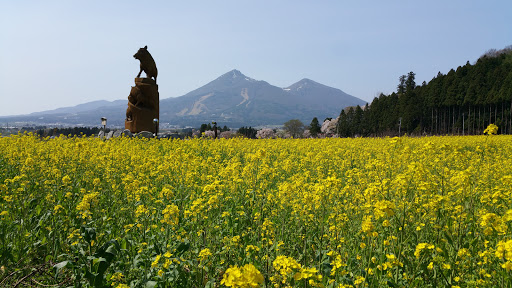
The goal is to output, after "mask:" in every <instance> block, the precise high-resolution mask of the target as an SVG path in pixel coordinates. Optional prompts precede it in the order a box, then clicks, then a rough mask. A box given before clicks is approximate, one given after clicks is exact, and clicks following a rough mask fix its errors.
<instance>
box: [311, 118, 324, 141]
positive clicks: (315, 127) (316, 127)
mask: <svg viewBox="0 0 512 288" xmlns="http://www.w3.org/2000/svg"><path fill="white" fill-rule="evenodd" d="M321 128H322V127H321V126H320V123H318V118H316V117H315V118H313V120H311V124H309V133H311V136H313V137H316V136H317V135H318V134H319V133H320V132H321V130H320V129H321Z"/></svg>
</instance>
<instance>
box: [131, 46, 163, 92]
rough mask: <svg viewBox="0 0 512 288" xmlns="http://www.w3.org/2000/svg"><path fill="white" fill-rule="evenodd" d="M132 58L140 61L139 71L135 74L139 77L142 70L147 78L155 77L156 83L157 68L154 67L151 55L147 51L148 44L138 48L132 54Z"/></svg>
mask: <svg viewBox="0 0 512 288" xmlns="http://www.w3.org/2000/svg"><path fill="white" fill-rule="evenodd" d="M133 58H135V59H138V60H139V61H140V71H139V74H138V75H137V78H139V77H140V74H141V73H142V71H144V72H145V73H146V75H147V77H148V78H155V83H156V77H157V76H158V70H157V69H156V64H155V60H153V57H152V56H151V54H149V52H148V46H144V48H140V49H139V51H137V53H135V55H133Z"/></svg>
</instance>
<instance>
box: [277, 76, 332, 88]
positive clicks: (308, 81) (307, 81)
mask: <svg viewBox="0 0 512 288" xmlns="http://www.w3.org/2000/svg"><path fill="white" fill-rule="evenodd" d="M313 86H325V85H323V84H320V83H318V82H315V81H313V80H311V79H308V78H303V79H302V80H300V81H298V82H297V83H294V84H292V85H290V86H288V87H286V88H284V90H286V91H290V90H292V91H299V90H301V89H305V88H308V87H313Z"/></svg>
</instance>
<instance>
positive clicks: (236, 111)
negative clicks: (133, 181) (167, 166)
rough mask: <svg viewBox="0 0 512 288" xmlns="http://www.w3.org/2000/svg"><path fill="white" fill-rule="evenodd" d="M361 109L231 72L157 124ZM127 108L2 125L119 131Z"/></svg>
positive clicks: (182, 100) (241, 121)
mask: <svg viewBox="0 0 512 288" xmlns="http://www.w3.org/2000/svg"><path fill="white" fill-rule="evenodd" d="M127 90H128V89H127ZM365 103H366V102H365V101H363V100H361V99H359V98H356V97H354V96H351V95H349V94H347V93H345V92H343V91H342V90H340V89H337V88H332V87H329V86H326V85H323V84H320V83H318V82H315V81H313V80H311V79H307V78H304V79H301V80H300V81H298V82H296V83H293V84H292V85H290V86H288V87H285V88H280V87H277V86H274V85H271V84H269V83H268V82H266V81H263V80H255V79H253V78H251V77H248V76H246V75H244V74H243V73H242V72H240V71H239V70H237V69H233V70H231V71H228V72H226V73H224V74H222V75H221V76H219V77H217V78H216V79H214V80H212V81H210V82H208V83H206V84H205V85H203V86H201V87H198V88H197V89H194V90H192V91H190V92H188V93H187V94H185V95H182V96H179V97H170V98H164V99H161V100H160V123H161V124H162V125H165V123H168V125H173V126H179V127H187V126H188V127H196V126H199V125H200V124H202V123H209V122H211V121H216V122H218V123H219V124H220V123H222V125H227V126H229V127H237V126H238V127H240V126H265V125H281V124H283V123H284V122H286V121H288V120H290V119H300V120H301V121H308V122H307V123H309V121H311V119H312V118H314V117H318V118H319V119H320V118H327V117H336V116H337V115H338V114H339V111H340V110H341V109H342V108H344V107H346V106H355V105H364V104H365ZM126 107H127V100H115V101H111V102H110V101H105V100H98V101H92V102H87V103H83V104H79V105H76V106H73V107H62V108H57V109H53V110H48V111H41V112H34V113H31V114H28V115H15V116H10V117H0V119H1V120H4V121H5V120H7V119H6V118H9V119H8V121H9V122H13V121H16V122H23V121H24V122H27V123H35V124H38V125H41V124H49V123H63V124H64V125H78V124H82V125H86V126H87V125H91V126H97V125H98V124H97V123H98V121H99V120H98V119H99V118H101V117H107V119H109V120H108V123H109V125H114V126H121V127H122V126H124V114H125V111H126ZM96 118H98V119H96Z"/></svg>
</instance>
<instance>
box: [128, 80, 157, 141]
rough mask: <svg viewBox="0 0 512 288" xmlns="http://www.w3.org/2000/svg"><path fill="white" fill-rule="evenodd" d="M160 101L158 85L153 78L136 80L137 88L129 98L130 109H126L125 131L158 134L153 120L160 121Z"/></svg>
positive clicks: (135, 87)
mask: <svg viewBox="0 0 512 288" xmlns="http://www.w3.org/2000/svg"><path fill="white" fill-rule="evenodd" d="M159 102H160V99H159V94H158V85H156V82H155V80H153V79H151V78H135V86H133V87H132V90H131V91H130V95H129V96H128V109H126V120H125V121H124V127H125V129H128V130H130V132H132V133H139V132H141V131H149V132H153V133H156V127H155V124H154V123H153V119H155V118H156V119H159V116H160V107H159V106H160V105H159Z"/></svg>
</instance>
